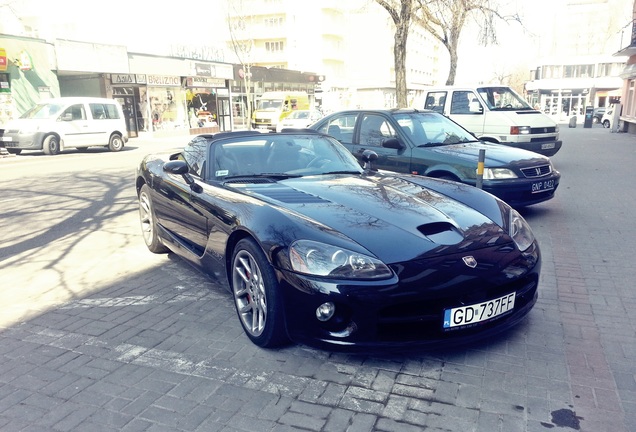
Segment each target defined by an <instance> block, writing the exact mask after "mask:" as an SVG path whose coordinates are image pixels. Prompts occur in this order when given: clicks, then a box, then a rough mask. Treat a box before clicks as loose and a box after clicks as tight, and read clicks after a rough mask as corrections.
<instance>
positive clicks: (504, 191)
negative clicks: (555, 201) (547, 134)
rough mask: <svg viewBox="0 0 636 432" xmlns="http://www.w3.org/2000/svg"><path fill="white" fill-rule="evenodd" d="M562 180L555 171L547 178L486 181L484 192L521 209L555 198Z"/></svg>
mask: <svg viewBox="0 0 636 432" xmlns="http://www.w3.org/2000/svg"><path fill="white" fill-rule="evenodd" d="M560 180H561V174H560V173H559V172H558V171H553V172H552V173H551V174H550V175H549V176H545V177H537V178H520V179H515V180H499V181H497V180H491V181H486V180H484V184H483V190H485V191H486V192H489V193H491V194H493V195H495V196H496V197H497V198H499V199H501V200H502V201H504V202H506V203H507V204H508V205H510V206H511V207H515V208H519V207H525V206H529V205H533V204H538V203H541V202H544V201H548V200H550V199H552V198H554V194H555V193H556V190H557V188H558V187H559V182H560ZM473 186H474V185H473Z"/></svg>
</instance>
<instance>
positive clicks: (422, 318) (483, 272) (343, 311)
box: [277, 243, 541, 351]
mask: <svg viewBox="0 0 636 432" xmlns="http://www.w3.org/2000/svg"><path fill="white" fill-rule="evenodd" d="M511 248H512V245H510V244H507V245H505V246H502V247H493V248H486V249H482V250H479V251H472V252H471V253H470V254H472V255H474V257H475V258H476V260H477V262H478V263H479V264H478V266H477V267H476V268H474V269H473V268H469V267H467V266H466V265H465V264H464V262H463V260H462V258H463V255H468V253H467V254H463V255H446V256H440V257H437V258H429V259H422V260H418V261H413V262H407V263H399V264H396V265H393V266H391V267H392V268H393V270H394V272H395V273H396V277H395V278H394V279H393V280H389V281H381V282H363V281H361V282H359V283H356V284H351V282H350V281H349V282H347V283H338V282H328V281H325V280H324V279H323V280H318V279H315V278H309V277H305V276H302V275H298V274H293V273H290V272H286V271H280V270H279V271H277V274H278V276H279V283H280V286H281V289H282V290H283V293H284V302H285V311H286V312H285V313H286V320H287V329H288V334H289V336H290V338H291V339H292V340H294V341H296V342H301V343H306V344H308V345H311V346H317V347H319V348H324V349H332V350H345V351H377V350H379V349H381V350H386V349H387V348H392V349H396V350H409V349H413V348H416V349H417V348H425V347H432V346H443V345H447V344H452V345H456V344H460V343H468V342H472V341H475V340H479V339H482V338H485V337H487V336H489V335H492V334H495V333H499V332H501V331H504V330H506V329H508V328H510V327H512V326H514V325H515V324H516V323H518V322H519V321H520V320H521V319H523V317H524V316H525V315H526V314H527V313H528V312H529V311H530V310H531V309H532V307H533V306H534V304H535V302H536V300H537V289H538V281H539V272H540V267H541V264H540V252H539V248H538V246H537V245H536V243H535V244H534V245H533V246H532V247H531V248H530V249H529V250H528V251H527V252H526V253H524V254H520V253H517V254H515V253H514V252H512V251H511ZM512 255H516V257H514V258H512V257H511V256H512ZM512 292H514V293H515V295H516V300H515V307H514V309H513V310H512V311H509V312H508V313H507V314H504V315H501V316H499V317H496V318H494V319H492V320H491V321H485V322H481V323H477V324H474V325H472V326H470V327H465V328H458V329H453V330H448V329H446V330H445V329H444V328H443V320H444V311H445V310H446V309H450V308H455V307H459V306H466V305H473V304H476V303H480V302H484V301H487V300H492V299H495V298H498V297H501V296H502V295H507V294H510V293H512ZM328 301H330V302H333V303H334V304H335V305H336V314H335V315H334V317H333V318H332V319H331V320H329V321H328V322H320V321H319V320H318V319H317V318H316V308H317V307H318V306H319V305H321V304H323V303H324V302H328Z"/></svg>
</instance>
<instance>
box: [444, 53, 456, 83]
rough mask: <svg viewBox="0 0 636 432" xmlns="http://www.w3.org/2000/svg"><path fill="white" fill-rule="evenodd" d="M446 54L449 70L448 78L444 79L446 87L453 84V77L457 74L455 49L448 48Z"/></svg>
mask: <svg viewBox="0 0 636 432" xmlns="http://www.w3.org/2000/svg"><path fill="white" fill-rule="evenodd" d="M448 53H449V54H450V68H449V69H448V78H446V85H453V84H455V75H456V74H457V47H456V46H452V45H450V46H448Z"/></svg>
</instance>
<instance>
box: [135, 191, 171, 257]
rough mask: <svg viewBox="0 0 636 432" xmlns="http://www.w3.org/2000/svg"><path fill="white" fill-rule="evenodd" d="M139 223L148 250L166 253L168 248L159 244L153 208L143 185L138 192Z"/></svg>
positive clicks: (148, 192)
mask: <svg viewBox="0 0 636 432" xmlns="http://www.w3.org/2000/svg"><path fill="white" fill-rule="evenodd" d="M139 222H140V224H141V233H142V235H143V237H144V242H145V243H146V247H148V250H149V251H150V252H152V253H156V254H161V253H166V252H168V248H167V247H165V246H164V245H163V244H162V243H161V240H159V236H158V235H157V220H156V218H155V208H154V206H153V204H152V198H151V197H150V188H149V187H148V185H143V186H142V187H141V190H140V191H139Z"/></svg>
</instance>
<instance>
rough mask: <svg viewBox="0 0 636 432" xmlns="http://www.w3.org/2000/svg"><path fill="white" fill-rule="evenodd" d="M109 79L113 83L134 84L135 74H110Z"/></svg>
mask: <svg viewBox="0 0 636 432" xmlns="http://www.w3.org/2000/svg"><path fill="white" fill-rule="evenodd" d="M110 80H111V82H112V83H113V84H135V83H136V82H137V81H136V80H135V76H134V75H131V74H112V75H111V76H110Z"/></svg>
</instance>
